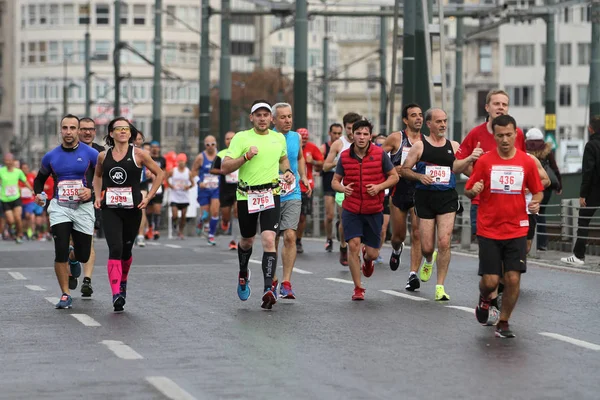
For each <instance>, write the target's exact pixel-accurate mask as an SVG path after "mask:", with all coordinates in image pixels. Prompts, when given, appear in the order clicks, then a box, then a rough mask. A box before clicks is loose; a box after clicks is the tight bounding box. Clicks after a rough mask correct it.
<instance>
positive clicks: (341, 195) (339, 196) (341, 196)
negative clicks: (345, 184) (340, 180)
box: [335, 193, 346, 207]
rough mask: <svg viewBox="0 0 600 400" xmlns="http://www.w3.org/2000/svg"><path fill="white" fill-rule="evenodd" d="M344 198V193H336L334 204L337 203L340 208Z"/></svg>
mask: <svg viewBox="0 0 600 400" xmlns="http://www.w3.org/2000/svg"><path fill="white" fill-rule="evenodd" d="M345 197H346V195H345V194H344V193H336V194H335V202H336V203H337V205H338V206H340V207H341V206H342V203H343V202H344V198H345Z"/></svg>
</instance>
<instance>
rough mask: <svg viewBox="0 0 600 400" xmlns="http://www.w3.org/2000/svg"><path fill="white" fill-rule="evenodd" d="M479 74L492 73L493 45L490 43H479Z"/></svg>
mask: <svg viewBox="0 0 600 400" xmlns="http://www.w3.org/2000/svg"><path fill="white" fill-rule="evenodd" d="M479 72H480V73H482V74H489V73H490V72H492V45H491V44H490V43H488V42H482V43H479Z"/></svg>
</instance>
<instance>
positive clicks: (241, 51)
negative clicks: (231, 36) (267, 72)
mask: <svg viewBox="0 0 600 400" xmlns="http://www.w3.org/2000/svg"><path fill="white" fill-rule="evenodd" d="M253 54H254V42H235V41H232V42H231V55H232V56H251V55H253Z"/></svg>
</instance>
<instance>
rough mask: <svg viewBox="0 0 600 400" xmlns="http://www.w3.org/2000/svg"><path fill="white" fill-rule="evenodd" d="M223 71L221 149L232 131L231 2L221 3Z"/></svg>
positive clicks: (220, 75) (220, 107) (221, 77)
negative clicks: (226, 136) (227, 133)
mask: <svg viewBox="0 0 600 400" xmlns="http://www.w3.org/2000/svg"><path fill="white" fill-rule="evenodd" d="M221 9H222V14H221V70H220V74H219V138H218V141H219V148H220V149H224V148H225V133H226V132H227V131H229V130H231V55H230V52H231V42H230V39H229V26H230V24H231V2H230V0H223V1H222V2H221Z"/></svg>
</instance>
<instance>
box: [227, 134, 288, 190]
mask: <svg viewBox="0 0 600 400" xmlns="http://www.w3.org/2000/svg"><path fill="white" fill-rule="evenodd" d="M251 146H255V147H256V148H258V154H257V155H255V156H254V157H252V159H251V160H250V161H246V162H245V163H244V164H242V166H241V167H240V173H239V177H238V179H239V183H238V188H239V187H240V186H241V187H244V186H259V185H266V184H269V183H274V184H277V183H278V182H279V159H280V158H281V157H283V156H285V155H286V154H287V145H286V142H285V137H284V136H283V135H282V134H281V133H279V132H275V131H272V130H270V129H269V133H268V134H266V135H259V134H258V133H256V132H255V131H254V129H249V130H247V131H241V132H238V133H236V134H235V136H234V137H233V139H232V140H231V144H230V145H229V149H227V153H226V154H225V157H230V158H233V159H236V158H239V157H242V156H243V155H244V154H245V153H247V152H248V150H250V147H251ZM273 194H279V187H277V189H274V190H273ZM237 199H238V200H247V199H248V196H247V195H246V193H245V192H242V191H240V190H239V189H238V192H237Z"/></svg>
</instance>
